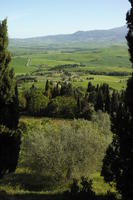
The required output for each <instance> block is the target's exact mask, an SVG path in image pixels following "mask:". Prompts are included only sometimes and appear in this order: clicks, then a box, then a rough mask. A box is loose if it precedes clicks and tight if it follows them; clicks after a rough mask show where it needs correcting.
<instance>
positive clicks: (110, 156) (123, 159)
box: [102, 0, 133, 200]
mask: <svg viewBox="0 0 133 200" xmlns="http://www.w3.org/2000/svg"><path fill="white" fill-rule="evenodd" d="M129 1H130V3H131V6H132V7H131V10H130V11H129V12H128V13H127V25H128V28H129V31H128V34H127V37H126V38H127V41H128V46H129V53H130V61H131V62H132V65H133V1H132V0H129ZM132 83H133V75H132V77H131V78H130V79H129V80H128V84H127V89H126V92H125V93H124V94H121V100H122V101H121V102H119V103H118V106H116V109H115V110H114V112H113V116H112V119H113V121H112V122H113V126H112V131H113V132H114V137H113V142H112V144H111V145H110V146H109V147H108V149H107V152H106V156H105V158H104V162H103V168H102V174H103V175H104V178H105V180H106V181H107V182H111V181H114V182H115V183H116V187H117V190H118V191H119V192H120V194H121V195H122V199H123V200H126V199H128V200H132V199H133V190H132V185H133V172H132V169H133V134H132V130H133V95H132V94H133V84H132Z"/></svg>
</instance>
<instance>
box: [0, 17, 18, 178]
mask: <svg viewBox="0 0 133 200" xmlns="http://www.w3.org/2000/svg"><path fill="white" fill-rule="evenodd" d="M10 61H11V55H10V53H9V52H8V35H7V20H6V19H5V20H3V21H2V22H0V178H1V177H2V176H3V175H4V174H6V173H10V172H13V171H14V170H15V168H16V165H17V161H18V155H19V148H20V132H19V130H18V129H17V126H18V119H19V112H18V92H17V85H16V81H15V78H14V72H13V69H11V68H10V67H9V63H10Z"/></svg>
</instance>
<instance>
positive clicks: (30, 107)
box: [21, 85, 49, 116]
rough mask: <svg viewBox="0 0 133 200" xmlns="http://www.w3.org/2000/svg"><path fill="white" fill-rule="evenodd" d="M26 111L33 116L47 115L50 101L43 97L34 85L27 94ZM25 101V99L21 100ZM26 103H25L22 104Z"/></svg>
mask: <svg viewBox="0 0 133 200" xmlns="http://www.w3.org/2000/svg"><path fill="white" fill-rule="evenodd" d="M25 98H26V110H27V111H28V113H29V114H31V115H33V116H40V115H44V114H45V110H46V107H47V105H48V102H49V99H48V98H47V97H46V96H44V95H43V93H42V91H41V90H39V89H37V88H35V87H34V85H33V86H32V87H31V88H30V90H28V91H27V92H26V94H25ZM21 100H24V99H21ZM22 103H25V102H22Z"/></svg>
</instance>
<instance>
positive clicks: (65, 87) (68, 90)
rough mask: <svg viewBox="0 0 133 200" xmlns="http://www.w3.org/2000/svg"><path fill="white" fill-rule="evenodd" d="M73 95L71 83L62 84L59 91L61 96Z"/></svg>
mask: <svg viewBox="0 0 133 200" xmlns="http://www.w3.org/2000/svg"><path fill="white" fill-rule="evenodd" d="M73 94H74V93H73V88H72V85H71V83H63V84H62V85H61V91H60V95H61V96H72V95H73Z"/></svg>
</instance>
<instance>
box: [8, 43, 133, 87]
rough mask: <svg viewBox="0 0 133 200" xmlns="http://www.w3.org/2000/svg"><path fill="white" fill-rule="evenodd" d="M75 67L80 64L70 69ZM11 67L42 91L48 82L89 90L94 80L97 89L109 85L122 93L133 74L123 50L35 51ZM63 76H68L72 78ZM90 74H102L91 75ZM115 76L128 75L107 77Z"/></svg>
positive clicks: (116, 47) (21, 57) (125, 49)
mask: <svg viewBox="0 0 133 200" xmlns="http://www.w3.org/2000/svg"><path fill="white" fill-rule="evenodd" d="M74 64H77V67H74V66H73V67H70V66H67V65H74ZM64 65H65V66H64ZM11 66H12V67H13V68H14V70H15V73H16V75H22V74H23V75H28V76H31V77H36V79H37V81H36V83H34V84H35V85H36V86H37V87H43V86H44V84H45V82H46V80H47V79H48V80H52V81H62V80H63V81H70V82H71V83H72V84H73V85H74V86H75V87H77V86H82V87H83V88H86V86H87V83H88V80H89V78H90V77H93V79H92V80H91V81H92V83H93V84H94V85H96V84H101V83H103V82H106V83H108V84H109V85H110V87H111V88H115V89H118V90H121V89H124V88H125V87H126V82H127V79H128V77H129V76H130V74H131V72H132V69H131V64H130V61H129V55H128V50H127V48H126V47H124V46H123V47H122V46H112V47H108V48H100V49H88V50H86V51H72V52H63V51H61V50H60V51H47V52H44V53H41V54H40V53H38V52H37V51H36V52H35V53H32V54H30V53H29V54H28V55H23V54H22V55H19V56H14V57H13V59H12V62H11ZM64 72H69V73H70V75H69V77H68V76H67V75H66V74H64ZM90 72H95V73H99V74H94V75H91V74H90ZM115 72H116V73H127V74H126V76H124V75H122V76H120V75H119V76H117V74H116V75H113V76H112V75H108V74H104V73H115ZM32 84H33V82H28V83H26V84H25V83H23V84H21V86H20V87H21V88H22V87H27V86H29V87H30V86H31V85H32Z"/></svg>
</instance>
